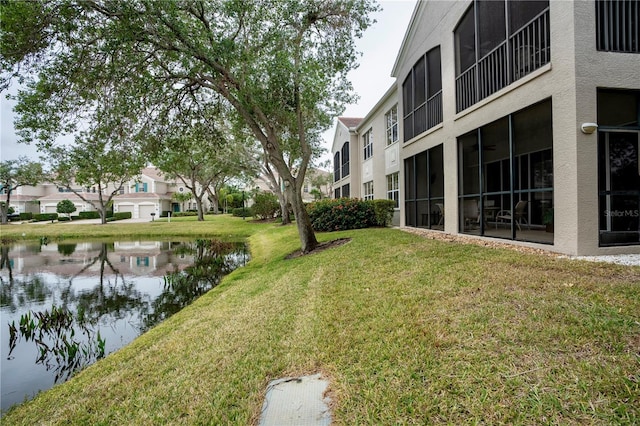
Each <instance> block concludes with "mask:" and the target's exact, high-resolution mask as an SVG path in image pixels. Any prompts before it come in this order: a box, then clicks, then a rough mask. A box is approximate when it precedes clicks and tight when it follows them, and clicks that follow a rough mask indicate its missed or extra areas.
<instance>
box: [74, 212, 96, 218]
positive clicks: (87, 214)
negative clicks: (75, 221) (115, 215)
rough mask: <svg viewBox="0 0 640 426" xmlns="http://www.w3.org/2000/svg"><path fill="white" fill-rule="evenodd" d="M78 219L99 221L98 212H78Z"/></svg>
mask: <svg viewBox="0 0 640 426" xmlns="http://www.w3.org/2000/svg"><path fill="white" fill-rule="evenodd" d="M78 217H79V218H80V219H100V213H98V212H93V211H92V212H80V213H78Z"/></svg>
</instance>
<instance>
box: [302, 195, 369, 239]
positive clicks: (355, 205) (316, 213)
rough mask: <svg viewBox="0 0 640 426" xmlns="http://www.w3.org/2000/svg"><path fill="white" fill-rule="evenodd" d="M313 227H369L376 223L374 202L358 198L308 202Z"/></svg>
mask: <svg viewBox="0 0 640 426" xmlns="http://www.w3.org/2000/svg"><path fill="white" fill-rule="evenodd" d="M307 212H308V213H309V219H310V220H311V225H312V226H313V229H315V230H316V231H320V232H323V231H324V232H326V231H344V230H347V229H359V228H368V227H370V226H375V225H376V220H375V211H374V208H373V203H371V202H368V201H364V200H360V199H356V198H339V199H335V200H333V199H326V200H320V201H315V202H313V203H309V204H307Z"/></svg>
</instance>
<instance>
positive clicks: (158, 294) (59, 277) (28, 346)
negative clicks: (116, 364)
mask: <svg viewBox="0 0 640 426" xmlns="http://www.w3.org/2000/svg"><path fill="white" fill-rule="evenodd" d="M0 254H1V259H0V265H1V268H0V312H1V313H2V328H1V330H2V335H1V338H2V346H1V352H2V359H1V364H2V385H1V386H2V410H6V409H7V408H8V407H9V406H11V405H13V404H15V403H18V402H22V401H23V399H24V398H26V397H31V396H33V394H34V393H36V392H37V391H39V390H43V389H47V388H49V387H51V386H53V384H54V383H56V382H59V381H64V380H66V379H68V378H69V377H70V376H71V375H72V374H73V373H75V372H76V371H79V370H80V369H82V368H84V367H86V366H87V365H90V364H92V363H93V362H95V361H96V360H97V359H99V358H101V357H102V356H104V355H106V354H108V353H110V352H113V351H114V350H116V349H119V348H120V347H122V346H124V345H126V344H127V343H129V342H130V341H131V340H133V339H134V338H135V337H137V336H138V335H140V334H141V333H143V332H144V331H146V330H148V329H149V328H151V327H153V326H154V325H156V324H157V323H159V322H160V321H162V320H164V319H166V318H168V317H169V316H171V315H172V314H174V313H176V312H178V311H179V310H181V309H182V308H184V307H185V306H187V305H188V304H189V303H191V302H192V301H193V300H194V299H195V298H197V297H198V296H200V295H202V294H204V293H205V292H207V291H208V290H210V289H211V288H213V287H214V286H216V285H217V284H218V283H219V282H220V280H221V279H222V277H223V276H224V275H226V274H228V273H229V272H231V271H232V270H234V269H235V268H237V267H239V266H242V265H244V264H245V263H246V261H247V253H246V249H245V246H244V244H241V243H228V242H221V241H215V240H197V241H195V242H159V241H125V242H111V243H106V242H82V243H75V244H52V243H49V244H42V245H32V246H26V245H16V246H12V247H8V246H2V247H1V251H0ZM4 324H6V325H4ZM6 331H8V335H7V333H6Z"/></svg>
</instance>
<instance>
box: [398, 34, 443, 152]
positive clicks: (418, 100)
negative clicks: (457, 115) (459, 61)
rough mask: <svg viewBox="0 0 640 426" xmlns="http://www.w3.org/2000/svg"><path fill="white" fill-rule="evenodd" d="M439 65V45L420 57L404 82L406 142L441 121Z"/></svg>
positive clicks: (403, 98) (440, 77)
mask: <svg viewBox="0 0 640 426" xmlns="http://www.w3.org/2000/svg"><path fill="white" fill-rule="evenodd" d="M440 68H441V66H440V47H439V46H438V47H435V48H433V49H431V50H430V51H429V52H427V53H426V54H425V55H423V56H422V57H421V58H420V59H418V61H417V62H416V63H415V65H414V66H413V68H412V69H411V72H410V73H409V75H408V76H407V78H405V80H404V82H403V84H402V101H403V107H404V125H403V126H404V140H405V142H406V141H408V140H409V139H411V138H413V137H415V136H417V135H419V134H420V133H422V132H425V131H426V130H428V129H430V128H432V127H434V126H435V125H437V124H439V123H441V122H442V74H441V69H440Z"/></svg>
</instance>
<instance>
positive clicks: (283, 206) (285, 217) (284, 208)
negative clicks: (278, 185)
mask: <svg viewBox="0 0 640 426" xmlns="http://www.w3.org/2000/svg"><path fill="white" fill-rule="evenodd" d="M276 196H277V197H278V202H279V203H280V212H281V215H282V224H283V225H289V224H291V218H290V217H289V205H288V204H289V203H287V198H286V197H285V194H284V193H283V192H282V191H276Z"/></svg>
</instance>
